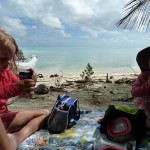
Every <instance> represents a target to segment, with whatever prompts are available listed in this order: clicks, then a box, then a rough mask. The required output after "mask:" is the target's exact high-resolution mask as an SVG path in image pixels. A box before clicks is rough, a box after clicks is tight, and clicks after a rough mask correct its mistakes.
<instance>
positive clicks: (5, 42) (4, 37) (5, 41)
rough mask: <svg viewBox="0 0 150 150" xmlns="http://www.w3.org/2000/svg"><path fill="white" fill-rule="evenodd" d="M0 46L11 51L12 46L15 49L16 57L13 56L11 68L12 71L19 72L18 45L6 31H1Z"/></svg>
mask: <svg viewBox="0 0 150 150" xmlns="http://www.w3.org/2000/svg"><path fill="white" fill-rule="evenodd" d="M0 46H3V47H4V48H7V49H9V50H11V49H12V46H14V47H15V49H16V51H15V55H14V56H13V59H12V62H11V64H10V66H9V68H10V69H12V70H14V71H17V65H16V60H17V57H18V56H17V54H18V51H19V49H18V45H17V43H16V41H15V39H14V38H13V37H12V36H11V35H10V34H8V33H7V32H6V31H5V30H3V29H0Z"/></svg>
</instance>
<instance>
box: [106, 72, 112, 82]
mask: <svg viewBox="0 0 150 150" xmlns="http://www.w3.org/2000/svg"><path fill="white" fill-rule="evenodd" d="M106 83H112V81H111V80H109V75H108V73H107V75H106Z"/></svg>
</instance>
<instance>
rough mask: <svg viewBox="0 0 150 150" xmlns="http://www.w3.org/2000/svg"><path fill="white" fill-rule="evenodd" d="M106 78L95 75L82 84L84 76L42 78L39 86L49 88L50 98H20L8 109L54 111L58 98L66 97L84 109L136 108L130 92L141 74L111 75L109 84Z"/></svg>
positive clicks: (35, 95) (42, 95) (47, 96)
mask: <svg viewBox="0 0 150 150" xmlns="http://www.w3.org/2000/svg"><path fill="white" fill-rule="evenodd" d="M42 75H43V74H42ZM106 76H107V74H106V73H103V74H96V75H95V74H94V75H93V76H92V81H90V82H87V83H79V82H77V81H80V80H81V77H80V75H69V74H66V75H62V74H61V75H59V76H58V77H50V75H43V78H38V80H37V85H36V86H38V85H40V84H45V85H46V86H47V87H48V88H49V92H48V93H47V94H34V97H33V98H19V99H18V100H17V101H16V102H15V103H13V104H11V105H9V106H8V108H9V109H10V110H12V111H16V110H34V109H43V108H44V109H49V110H51V109H52V107H53V105H54V104H55V102H56V99H57V96H58V95H60V94H64V93H67V94H68V95H69V96H71V97H74V98H77V99H78V100H79V105H80V109H86V110H97V109H103V108H106V107H107V106H108V105H109V104H115V105H116V104H118V105H126V104H127V105H130V104H131V105H134V99H133V98H132V96H131V93H130V91H131V87H132V84H133V82H134V81H135V79H136V78H137V74H135V73H133V72H127V73H109V74H108V79H109V82H106Z"/></svg>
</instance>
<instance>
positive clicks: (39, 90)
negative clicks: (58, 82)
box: [34, 84, 49, 94]
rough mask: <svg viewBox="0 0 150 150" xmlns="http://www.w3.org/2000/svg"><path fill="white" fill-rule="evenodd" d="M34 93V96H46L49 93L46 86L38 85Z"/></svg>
mask: <svg viewBox="0 0 150 150" xmlns="http://www.w3.org/2000/svg"><path fill="white" fill-rule="evenodd" d="M34 92H35V93H36V94H47V93H48V92H49V88H48V86H47V85H46V84H39V85H38V86H37V88H36V89H35V91H34Z"/></svg>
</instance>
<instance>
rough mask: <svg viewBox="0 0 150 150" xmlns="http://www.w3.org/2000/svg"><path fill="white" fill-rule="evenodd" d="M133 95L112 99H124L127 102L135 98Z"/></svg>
mask: <svg viewBox="0 0 150 150" xmlns="http://www.w3.org/2000/svg"><path fill="white" fill-rule="evenodd" d="M133 98H134V97H133V96H127V97H122V98H117V99H112V100H113V101H123V102H127V101H129V100H133Z"/></svg>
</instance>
